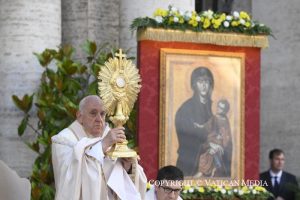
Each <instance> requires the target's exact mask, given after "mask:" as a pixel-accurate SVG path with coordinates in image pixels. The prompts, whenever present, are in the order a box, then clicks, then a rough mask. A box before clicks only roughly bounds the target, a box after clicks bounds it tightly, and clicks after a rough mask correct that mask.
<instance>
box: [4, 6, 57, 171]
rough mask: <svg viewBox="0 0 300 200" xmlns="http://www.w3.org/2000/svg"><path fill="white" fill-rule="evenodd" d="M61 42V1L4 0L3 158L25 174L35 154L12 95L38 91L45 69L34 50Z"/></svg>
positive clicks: (38, 50) (51, 46) (55, 45)
mask: <svg viewBox="0 0 300 200" xmlns="http://www.w3.org/2000/svg"><path fill="white" fill-rule="evenodd" d="M60 43H61V1H60V0H43V1H40V0H27V1H24V0H10V1H5V0H0V44H1V48H0V96H1V100H0V160H3V161H4V162H5V163H7V165H8V166H10V167H11V168H12V169H14V170H16V171H17V172H18V174H19V175H21V176H23V177H24V176H28V175H29V174H30V172H31V167H32V163H33V160H34V157H35V155H34V153H33V152H32V151H31V150H30V149H29V148H28V147H27V146H26V145H25V144H24V143H23V142H22V141H21V139H20V138H19V136H18V134H17V128H18V125H19V123H20V121H21V119H22V113H21V112H20V111H18V109H17V108H16V107H15V106H14V104H13V102H12V100H11V96H12V95H13V94H16V95H17V96H19V97H22V96H23V95H24V94H25V93H33V92H34V91H36V89H37V87H38V85H39V82H40V81H39V80H40V75H41V71H42V70H43V69H42V68H41V67H40V66H39V64H38V62H37V59H36V58H35V56H34V55H33V52H41V51H42V50H44V49H45V48H55V47H57V46H58V45H60ZM24 139H26V138H24Z"/></svg>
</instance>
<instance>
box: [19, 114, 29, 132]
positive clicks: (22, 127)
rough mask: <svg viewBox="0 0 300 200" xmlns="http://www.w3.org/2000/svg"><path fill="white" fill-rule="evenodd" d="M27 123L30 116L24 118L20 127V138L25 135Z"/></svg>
mask: <svg viewBox="0 0 300 200" xmlns="http://www.w3.org/2000/svg"><path fill="white" fill-rule="evenodd" d="M27 123H28V115H26V116H25V117H24V118H23V120H22V122H21V124H20V125H19V127H18V135H19V136H22V135H23V134H24V131H25V129H26V127H27Z"/></svg>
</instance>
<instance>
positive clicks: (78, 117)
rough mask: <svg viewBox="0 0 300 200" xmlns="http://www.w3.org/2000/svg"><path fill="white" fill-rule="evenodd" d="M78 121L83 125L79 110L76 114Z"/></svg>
mask: <svg viewBox="0 0 300 200" xmlns="http://www.w3.org/2000/svg"><path fill="white" fill-rule="evenodd" d="M76 119H77V121H79V123H81V121H82V120H81V112H80V111H79V110H78V111H77V112H76Z"/></svg>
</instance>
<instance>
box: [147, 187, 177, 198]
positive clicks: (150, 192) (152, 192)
mask: <svg viewBox="0 0 300 200" xmlns="http://www.w3.org/2000/svg"><path fill="white" fill-rule="evenodd" d="M145 197H146V198H145V200H157V198H156V192H155V187H154V186H151V188H150V190H148V191H147V192H146V195H145ZM177 200H182V198H181V197H180V196H178V198H177Z"/></svg>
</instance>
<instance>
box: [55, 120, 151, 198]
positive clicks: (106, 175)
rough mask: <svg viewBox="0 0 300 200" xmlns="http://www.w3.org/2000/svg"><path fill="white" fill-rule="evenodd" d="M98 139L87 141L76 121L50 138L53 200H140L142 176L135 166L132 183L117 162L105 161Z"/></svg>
mask: <svg viewBox="0 0 300 200" xmlns="http://www.w3.org/2000/svg"><path fill="white" fill-rule="evenodd" d="M109 130H110V128H109V127H108V125H107V126H106V128H105V130H104V133H103V135H102V137H97V138H89V137H88V135H87V134H86V133H85V131H84V129H83V127H82V126H81V124H80V123H78V122H77V121H75V122H73V123H72V124H71V125H70V126H69V127H68V128H66V129H64V130H62V131H61V132H60V133H59V134H57V135H55V136H53V137H52V163H53V170H54V178H55V188H56V195H55V199H56V200H114V199H121V200H141V199H142V200H143V199H144V196H145V191H146V181H147V179H146V176H145V174H144V172H143V169H142V167H141V166H140V165H138V164H137V161H135V162H136V163H135V164H136V172H135V177H134V183H133V182H132V180H131V179H130V177H129V175H128V174H127V172H126V171H125V169H124V168H123V166H122V164H121V162H120V161H119V160H116V161H114V160H111V159H110V158H108V157H105V155H104V153H103V151H102V143H101V142H102V139H103V137H105V136H106V134H107V133H108V132H109Z"/></svg>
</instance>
